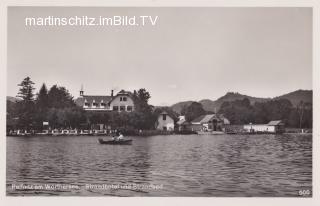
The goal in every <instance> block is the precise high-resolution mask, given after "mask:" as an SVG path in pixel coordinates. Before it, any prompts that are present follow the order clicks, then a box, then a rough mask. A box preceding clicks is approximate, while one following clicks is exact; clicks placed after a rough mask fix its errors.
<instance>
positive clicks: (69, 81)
mask: <svg viewBox="0 0 320 206" xmlns="http://www.w3.org/2000/svg"><path fill="white" fill-rule="evenodd" d="M49 15H50V16H55V17H72V16H75V15H78V16H84V15H87V16H91V17H97V16H105V17H109V16H113V15H152V16H158V17H159V18H158V22H157V24H156V26H144V27H141V26H140V27H126V26H122V27H107V26H105V27H102V26H97V27H94V26H93V27H90V26H84V27H71V26H61V27H27V26H25V22H24V18H25V17H47V16H49ZM7 75H8V76H7V80H8V81H7V82H8V83H7V85H8V87H7V93H8V95H9V96H15V95H16V94H17V92H18V87H17V84H19V83H20V82H21V80H22V79H23V78H25V77H26V76H30V77H31V79H32V80H33V81H34V82H35V83H36V84H35V87H36V89H37V91H38V89H39V87H40V86H41V84H42V83H43V82H45V83H46V84H47V86H49V87H50V86H52V85H53V84H58V85H61V86H65V87H66V88H67V89H68V90H69V91H70V93H71V94H72V95H73V96H74V97H78V96H79V90H80V87H81V84H83V86H84V92H85V94H87V95H89V94H93V95H104V94H107V95H109V94H110V90H111V89H112V88H116V89H118V90H119V89H126V90H132V89H136V88H141V87H143V88H146V89H147V90H148V91H149V92H150V93H151V96H152V98H151V103H152V104H154V105H171V104H173V103H176V102H178V101H185V100H201V99H212V100H215V99H216V98H218V97H220V96H222V95H224V94H225V93H226V92H228V91H234V92H239V93H243V94H247V95H251V96H257V97H274V96H279V95H282V94H284V93H288V92H291V91H294V90H297V89H312V10H311V9H310V8H52V7H51V8H41V7H39V8H35V7H11V8H9V10H8V74H7Z"/></svg>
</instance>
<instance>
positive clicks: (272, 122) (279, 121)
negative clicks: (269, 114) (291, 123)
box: [268, 120, 284, 126]
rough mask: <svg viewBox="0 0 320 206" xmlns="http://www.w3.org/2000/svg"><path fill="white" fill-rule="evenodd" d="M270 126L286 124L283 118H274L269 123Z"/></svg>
mask: <svg viewBox="0 0 320 206" xmlns="http://www.w3.org/2000/svg"><path fill="white" fill-rule="evenodd" d="M268 125H269V126H276V125H284V124H283V122H282V121H281V120H274V121H270V122H269V123H268Z"/></svg>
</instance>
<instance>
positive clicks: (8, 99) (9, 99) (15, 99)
mask: <svg viewBox="0 0 320 206" xmlns="http://www.w3.org/2000/svg"><path fill="white" fill-rule="evenodd" d="M7 101H9V102H13V103H16V102H18V101H20V99H19V98H17V97H11V96H7Z"/></svg>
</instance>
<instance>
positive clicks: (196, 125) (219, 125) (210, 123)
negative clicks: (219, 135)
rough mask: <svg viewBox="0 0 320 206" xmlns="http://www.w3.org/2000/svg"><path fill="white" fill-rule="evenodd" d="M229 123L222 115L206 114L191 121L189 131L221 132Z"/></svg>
mask: <svg viewBox="0 0 320 206" xmlns="http://www.w3.org/2000/svg"><path fill="white" fill-rule="evenodd" d="M229 124H230V122H229V120H228V119H227V118H225V117H224V116H223V115H222V114H220V115H218V114H207V115H201V116H200V117H198V118H196V119H194V120H192V121H191V124H190V129H191V130H192V131H223V130H224V127H225V125H229Z"/></svg>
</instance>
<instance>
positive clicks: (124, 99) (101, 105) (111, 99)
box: [75, 90, 134, 112]
mask: <svg viewBox="0 0 320 206" xmlns="http://www.w3.org/2000/svg"><path fill="white" fill-rule="evenodd" d="M75 102H76V104H77V105H78V106H80V107H82V108H83V109H84V110H86V111H118V112H132V111H134V101H133V97H132V93H131V92H128V91H124V90H121V91H120V92H118V93H117V94H116V95H113V90H112V91H111V95H110V96H108V95H100V96H97V95H84V91H83V90H81V91H80V97H78V98H77V99H76V100H75Z"/></svg>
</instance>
